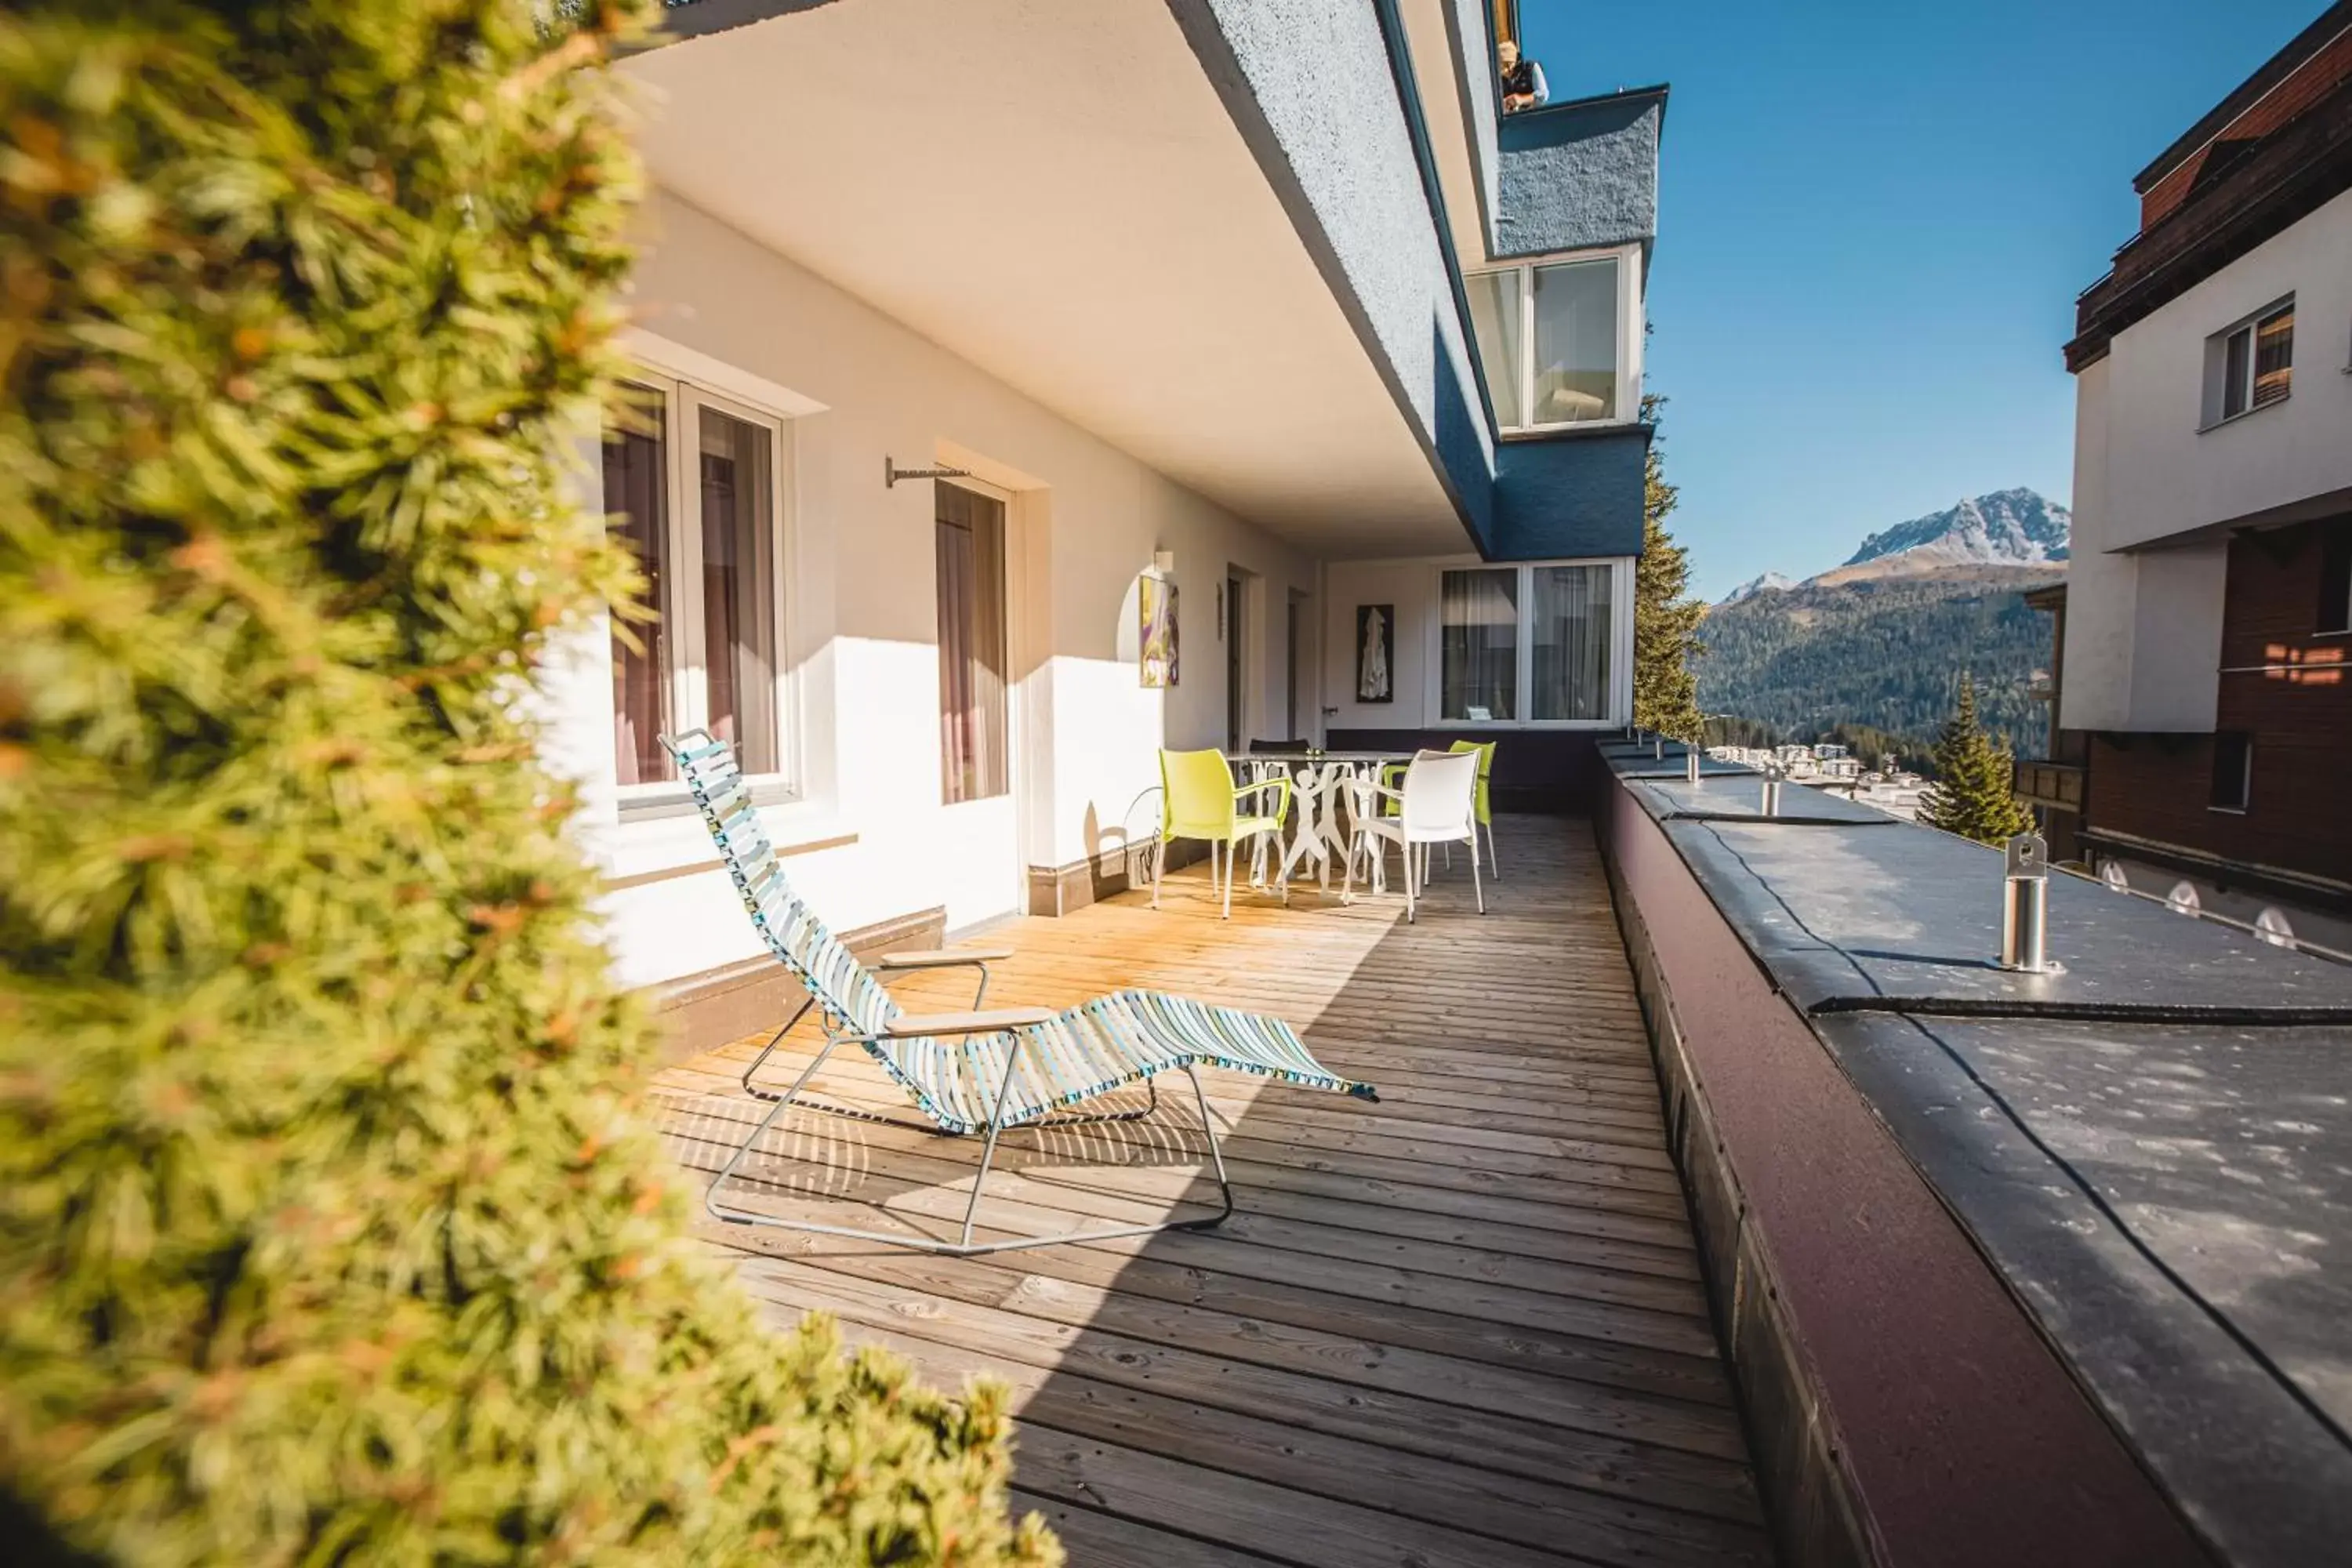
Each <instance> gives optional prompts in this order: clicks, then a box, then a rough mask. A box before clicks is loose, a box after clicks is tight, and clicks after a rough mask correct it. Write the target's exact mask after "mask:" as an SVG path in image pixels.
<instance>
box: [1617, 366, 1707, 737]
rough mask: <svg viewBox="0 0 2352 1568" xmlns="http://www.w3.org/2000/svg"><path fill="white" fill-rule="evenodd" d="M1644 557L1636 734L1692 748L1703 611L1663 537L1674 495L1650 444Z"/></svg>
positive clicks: (1639, 585)
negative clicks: (1662, 737) (1646, 732)
mask: <svg viewBox="0 0 2352 1568" xmlns="http://www.w3.org/2000/svg"><path fill="white" fill-rule="evenodd" d="M1664 405H1665V399H1664V398H1663V397H1658V396H1654V395H1653V396H1649V397H1644V398H1643V400H1642V416H1643V418H1644V419H1647V420H1651V421H1655V419H1656V417H1657V414H1658V410H1659V409H1661V408H1663V407H1664ZM1642 481H1643V482H1642V558H1641V560H1640V561H1639V562H1638V563H1636V564H1635V565H1634V568H1633V722H1634V723H1635V724H1636V725H1638V726H1639V727H1640V728H1642V729H1644V730H1649V731H1655V732H1656V733H1659V734H1663V735H1673V736H1675V737H1677V738H1679V739H1681V740H1685V741H1696V740H1698V739H1699V738H1700V733H1701V731H1702V730H1703V729H1704V728H1705V723H1704V721H1702V720H1701V718H1700V717H1699V707H1698V678H1697V677H1696V675H1695V674H1694V673H1693V672H1692V669H1691V660H1692V659H1693V658H1696V657H1697V656H1698V655H1700V654H1702V653H1705V652H1706V644H1705V643H1703V642H1701V641H1700V640H1699V636H1698V628H1699V623H1700V622H1701V621H1703V620H1704V619H1706V605H1703V604H1701V603H1700V602H1699V601H1698V600H1696V599H1695V598H1692V597H1690V596H1689V594H1688V592H1687V590H1688V588H1689V585H1690V552H1689V551H1688V550H1687V549H1685V547H1684V546H1682V545H1679V544H1677V543H1675V537H1674V535H1673V534H1671V533H1668V532H1667V531H1666V516H1667V514H1668V513H1670V512H1672V511H1673V510H1675V502H1676V501H1677V500H1679V499H1680V496H1679V492H1677V491H1676V489H1675V487H1674V486H1672V485H1670V484H1668V483H1667V482H1666V469H1665V458H1664V453H1663V452H1662V451H1661V450H1660V448H1659V444H1658V442H1657V441H1656V440H1655V439H1653V440H1652V441H1651V443H1650V450H1649V452H1648V454H1647V455H1646V456H1645V457H1644V458H1643V468H1642Z"/></svg>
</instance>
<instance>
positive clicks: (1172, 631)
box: [1136, 575, 1176, 688]
mask: <svg viewBox="0 0 2352 1568" xmlns="http://www.w3.org/2000/svg"><path fill="white" fill-rule="evenodd" d="M1136 590H1137V591H1136V603H1137V605H1139V606H1140V607H1141V614H1142V620H1143V643H1142V647H1143V658H1142V666H1143V684H1144V685H1145V686H1147V687H1152V688H1159V687H1167V686H1173V685H1175V684H1176V584H1173V583H1171V582H1170V581H1168V580H1167V579H1166V578H1165V577H1156V576H1150V575H1146V576H1144V577H1142V578H1139V580H1138V581H1137V583H1136Z"/></svg>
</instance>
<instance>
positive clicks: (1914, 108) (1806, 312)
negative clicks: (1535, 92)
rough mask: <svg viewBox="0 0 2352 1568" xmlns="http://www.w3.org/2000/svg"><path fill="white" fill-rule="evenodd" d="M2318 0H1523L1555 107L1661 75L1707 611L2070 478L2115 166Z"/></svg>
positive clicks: (1688, 526)
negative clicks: (1966, 507)
mask: <svg viewBox="0 0 2352 1568" xmlns="http://www.w3.org/2000/svg"><path fill="white" fill-rule="evenodd" d="M2324 8H2325V7H2324V5H2323V4H2322V0H2292V3H2282V0H2231V3H2229V4H2226V5H2224V4H2221V3H2218V0H2201V3H2196V4H2191V3H2188V0H2039V3H2038V4H2022V3H2018V0H1979V3H1978V4H1975V5H1912V4H1893V5H1889V4H1885V3H1883V0H1882V3H1870V4H1864V3H1862V0H1849V3H1847V4H1843V5H1827V4H1818V3H1815V4H1802V5H1789V4H1758V3H1756V0H1747V3H1745V4H1737V3H1728V0H1647V3H1645V4H1628V3H1625V0H1618V3H1617V4H1612V5H1595V4H1590V3H1584V0H1520V25H1521V26H1522V28H1523V29H1524V31H1525V33H1526V37H1527V47H1528V53H1529V54H1530V55H1532V56H1533V57H1534V58H1536V59H1537V60H1538V61H1540V62H1541V63H1542V65H1543V68H1544V72H1545V75H1546V78H1547V79H1549V83H1550V86H1551V91H1552V96H1553V98H1554V99H1556V100H1557V99H1562V98H1571V97H1580V96H1582V95H1584V94H1588V93H1593V92H1606V91H1609V90H1612V89H1615V88H1619V87H1634V86H1642V85H1645V84H1648V83H1651V82H1656V81H1668V82H1671V83H1673V85H1674V96H1673V98H1672V100H1670V102H1669V105H1668V108H1667V112H1666V129H1665V142H1664V151H1663V153H1662V159H1663V163H1662V169H1661V176H1660V178H1661V191H1660V200H1661V210H1660V215H1659V236H1658V248H1657V257H1656V263H1655V270H1654V274H1653V276H1652V279H1651V286H1650V321H1651V324H1652V328H1653V331H1652V333H1651V337H1650V347H1649V356H1648V363H1647V367H1646V369H1647V378H1646V386H1647V390H1650V391H1653V392H1660V393H1664V394H1665V395H1667V396H1668V397H1669V398H1671V399H1672V402H1671V403H1670V404H1669V405H1668V407H1667V409H1666V412H1665V415H1664V426H1663V432H1664V439H1665V442H1666V447H1665V451H1666V473H1667V477H1668V478H1669V479H1672V480H1673V481H1674V482H1675V483H1676V484H1678V485H1679V486H1681V487H1682V507H1681V510H1679V511H1677V512H1676V513H1675V516H1674V518H1673V519H1672V521H1671V522H1670V524H1669V526H1670V527H1671V528H1672V529H1673V530H1674V531H1675V534H1676V536H1677V537H1678V538H1679V539H1681V540H1682V542H1684V543H1685V544H1687V545H1689V546H1690V547H1691V558H1692V565H1693V570H1694V586H1695V588H1696V591H1697V592H1698V593H1700V594H1701V595H1703V596H1705V597H1706V598H1708V599H1715V598H1718V597H1720V596H1721V595H1723V594H1724V593H1726V592H1727V591H1728V590H1729V589H1731V588H1732V587H1734V586H1736V585H1737V584H1740V583H1743V582H1745V581H1747V580H1748V578H1750V577H1753V576H1755V575H1756V574H1759V573H1760V572H1763V571H1766V570H1767V569H1772V570H1778V571H1783V572H1787V573H1790V574H1791V575H1794V576H1800V577H1802V576H1807V575H1810V574H1812V573H1815V572H1820V571H1822V570H1825V569H1827V568H1828V567H1831V566H1833V565H1836V564H1837V563H1840V562H1842V561H1843V560H1844V559H1845V558H1846V557H1847V556H1848V555H1849V554H1851V553H1852V552H1853V548H1854V546H1855V545H1856V544H1857V543H1859V542H1861V540H1862V538H1863V536H1864V534H1866V533H1872V532H1875V531H1878V530H1880V529H1883V528H1885V527H1888V526H1889V525H1891V524H1893V523H1896V522H1900V521H1905V520H1906V519H1908V518H1913V517H1917V516H1919V515H1921V514H1922V513H1925V512H1929V511H1934V510H1939V509H1941V508H1944V507H1947V506H1949V505H1951V504H1952V502H1954V501H1956V500H1959V499H1960V498H1961V497H1963V496H1973V495H1980V494H1983V493H1984V492H1986V491H1988V490H1994V489H2005V488H2007V487H2008V486H2011V485H2028V486H2031V487H2032V488H2033V489H2038V490H2040V491H2042V493H2043V494H2045V495H2047V496H2049V497H2050V498H2051V499H2053V500H2057V501H2061V502H2063V501H2066V500H2068V499H2069V493H2070V491H2071V489H2072V473H2073V464H2074V458H2073V449H2074V384H2073V381H2072V379H2071V378H2070V377H2069V376H2068V375H2067V374H2066V372H2065V369H2064V367H2063V363H2061V360H2060V355H2059V348H2060V345H2061V344H2063V342H2065V341H2066V339H2067V337H2068V336H2069V335H2070V333H2071V331H2072V327H2073V322H2074V296H2075V295H2076V294H2077V293H2078V292H2080V291H2081V290H2082V289H2084V287H2086V286H2087V285H2089V284H2090V283H2091V282H2092V281H2093V280H2094V279H2096V278H2097V277H2098V276H2099V275H2100V274H2101V273H2102V272H2104V271H2105V270H2106V266H2107V259H2108V258H2109V256H2110V255H2112V254H2113V252H2114V250H2115V248H2116V247H2117V246H2118V245H2120V244H2122V243H2123V242H2124V240H2125V239H2126V238H2128V237H2130V235H2131V233H2132V230H2133V228H2134V226H2136V222H2137V198H2136V197H2135V196H2134V195H2132V189H2131V178H2132V176H2133V175H2134V174H2137V173H2138V171H2139V170H2140V169H2141V168H2142V167H2144V166H2145V165H2146V164H2147V162H2148V161H2149V160H2150V159H2152V158H2154V157H2155V156H2156V155H2157V153H2160V152H2162V151H2163V150H2164V148H2165V146H2166V145H2167V144H2168V142H2171V140H2172V139H2173V138H2174V137H2175V136H2177V135H2179V133H2180V132H2183V131H2186V130H2187V129H2188V128H2189V125H2190V124H2191V123H2193V122H2194V121H2196V120H2197V118H2198V117H2199V116H2200V115H2201V114H2203V113H2204V112H2205V111H2206V110H2208V109H2210V108H2211V107H2212V106H2213V104H2214V103H2215V102H2217V101H2218V100H2220V99H2221V97H2222V96H2223V95H2224V94H2225V93H2227V92H2228V91H2229V90H2230V89H2231V88H2232V87H2235V86H2236V85H2237V84H2238V83H2239V82H2240V81H2242V80H2243V79H2245V78H2246V77H2247V76H2248V75H2249V74H2251V73H2252V71H2253V69H2254V68H2255V67H2257V66H2259V65H2260V64H2261V63H2262V62H2263V60H2264V59H2266V58H2269V57H2270V55H2271V54H2272V53H2273V52H2274V51H2275V50H2276V49H2277V48H2278V47H2280V46H2281V45H2283V44H2284V43H2285V42H2286V41H2287V40H2288V39H2289V38H2291V37H2294V34H2295V33H2296V32H2298V31H2299V30H2300V29H2301V28H2302V27H2303V26H2305V25H2306V24H2307V23H2309V22H2310V21H2311V20H2312V19H2313V18H2314V17H2315V16H2317V15H2318V14H2319V13H2320V11H2321V10H2323V9H2324Z"/></svg>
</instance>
